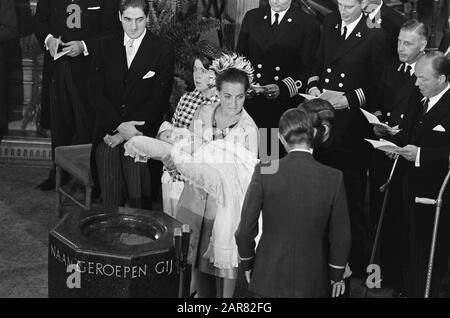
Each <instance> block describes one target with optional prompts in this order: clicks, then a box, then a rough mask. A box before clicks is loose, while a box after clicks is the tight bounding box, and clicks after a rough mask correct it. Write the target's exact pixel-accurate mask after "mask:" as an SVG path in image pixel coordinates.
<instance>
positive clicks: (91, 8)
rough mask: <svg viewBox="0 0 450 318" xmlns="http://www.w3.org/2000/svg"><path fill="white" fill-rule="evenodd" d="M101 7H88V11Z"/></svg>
mask: <svg viewBox="0 0 450 318" xmlns="http://www.w3.org/2000/svg"><path fill="white" fill-rule="evenodd" d="M100 8H101V7H88V8H87V9H88V10H99V9H100Z"/></svg>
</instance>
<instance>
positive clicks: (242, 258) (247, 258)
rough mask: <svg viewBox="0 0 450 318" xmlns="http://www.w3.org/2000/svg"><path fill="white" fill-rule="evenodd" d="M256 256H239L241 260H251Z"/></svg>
mask: <svg viewBox="0 0 450 318" xmlns="http://www.w3.org/2000/svg"><path fill="white" fill-rule="evenodd" d="M254 257H255V256H250V257H240V256H239V260H241V261H249V260H251V259H252V258H254Z"/></svg>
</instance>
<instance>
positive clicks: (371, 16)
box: [369, 1, 383, 20]
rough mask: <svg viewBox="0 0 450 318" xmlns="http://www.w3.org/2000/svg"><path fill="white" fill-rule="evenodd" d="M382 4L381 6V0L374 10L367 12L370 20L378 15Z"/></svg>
mask: <svg viewBox="0 0 450 318" xmlns="http://www.w3.org/2000/svg"><path fill="white" fill-rule="evenodd" d="M382 6H383V1H381V3H380V5H379V6H378V7H377V8H376V9H375V10H373V11H372V12H371V13H369V18H370V19H371V20H373V19H375V18H376V17H378V13H379V12H380V10H381V7H382Z"/></svg>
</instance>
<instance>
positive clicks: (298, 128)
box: [279, 108, 314, 145]
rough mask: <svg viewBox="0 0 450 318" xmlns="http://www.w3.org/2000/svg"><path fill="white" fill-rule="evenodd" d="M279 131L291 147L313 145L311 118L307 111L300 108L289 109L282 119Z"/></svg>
mask: <svg viewBox="0 0 450 318" xmlns="http://www.w3.org/2000/svg"><path fill="white" fill-rule="evenodd" d="M279 129H280V135H281V136H283V138H284V140H285V141H286V142H287V143H288V144H289V145H296V144H302V143H306V144H307V145H311V142H312V139H313V134H314V130H313V126H312V123H311V117H310V116H309V115H308V114H307V113H306V111H304V110H302V109H299V108H291V109H288V110H287V111H285V112H284V113H283V115H281V117H280V122H279Z"/></svg>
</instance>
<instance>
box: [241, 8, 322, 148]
mask: <svg viewBox="0 0 450 318" xmlns="http://www.w3.org/2000/svg"><path fill="white" fill-rule="evenodd" d="M269 5H270V6H269V7H261V8H256V9H253V10H250V11H248V12H247V13H246V14H245V16H244V19H243V21H242V28H241V31H240V33H239V39H238V42H237V46H236V51H237V52H238V53H240V54H242V55H244V56H246V57H247V58H248V59H249V60H250V61H251V63H252V65H253V67H254V69H255V77H256V78H255V80H256V83H257V84H259V85H261V86H265V91H264V92H261V93H260V94H258V95H256V96H254V97H253V98H248V99H247V100H246V103H245V109H246V110H247V112H248V113H249V114H250V116H251V117H252V118H253V119H254V120H255V122H256V124H257V126H258V127H259V128H277V127H278V121H279V119H280V116H281V114H282V113H283V112H284V111H285V110H286V109H288V108H291V107H296V106H297V105H298V103H299V101H300V100H299V99H300V97H299V95H298V93H299V92H300V90H302V91H304V90H305V87H306V84H305V83H306V81H307V79H308V77H309V76H311V74H312V73H311V71H312V69H311V66H312V65H313V64H314V54H315V52H316V50H317V46H318V42H319V38H320V26H319V24H318V22H316V21H315V20H314V18H313V17H311V16H309V15H307V14H306V13H304V12H302V11H301V9H300V8H299V7H298V6H296V5H294V4H292V0H269ZM268 133H269V136H270V132H268ZM263 136H264V133H263V135H262V137H261V138H263ZM269 136H268V138H269ZM272 137H273V138H275V140H276V144H277V149H278V137H277V135H275V136H272ZM267 144H268V145H270V138H269V139H268V141H267ZM264 145H266V143H265V142H264V141H262V142H261V146H262V148H263V147H264ZM261 150H262V151H263V153H265V152H264V149H261ZM260 153H261V151H260Z"/></svg>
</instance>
